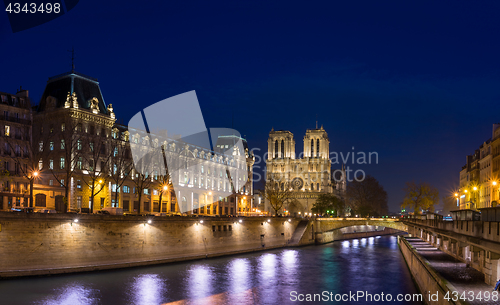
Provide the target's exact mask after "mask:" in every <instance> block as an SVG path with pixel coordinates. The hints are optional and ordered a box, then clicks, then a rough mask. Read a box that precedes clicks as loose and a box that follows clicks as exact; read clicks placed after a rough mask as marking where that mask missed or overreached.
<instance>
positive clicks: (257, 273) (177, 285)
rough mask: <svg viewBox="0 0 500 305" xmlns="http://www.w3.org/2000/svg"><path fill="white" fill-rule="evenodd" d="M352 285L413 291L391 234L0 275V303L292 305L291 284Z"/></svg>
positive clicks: (315, 287) (338, 289) (317, 289)
mask: <svg viewBox="0 0 500 305" xmlns="http://www.w3.org/2000/svg"><path fill="white" fill-rule="evenodd" d="M358 290H363V291H367V292H369V293H381V292H384V293H385V294H387V293H391V294H393V295H396V294H398V293H416V292H417V291H416V289H415V286H414V285H413V282H412V280H411V276H410V274H409V272H408V270H407V267H406V264H405V262H404V260H403V258H402V256H401V253H400V252H399V249H398V247H397V240H396V238H394V237H391V236H385V237H381V238H366V239H365V238H363V239H360V240H350V241H349V240H348V241H342V242H336V243H331V244H327V245H322V246H308V247H301V248H292V249H279V250H271V251H266V252H257V253H252V254H245V255H237V256H228V257H223V258H213V259H208V260H200V261H193V262H185V263H177V264H170V265H161V266H150V267H141V268H132V269H123V270H114V271H105V272H96V273H85V274H73V275H63V276H53V277H44V278H25V279H11V280H8V281H0V296H1V297H0V303H2V304H9V305H16V304H23V305H24V304H46V305H55V304H71V305H73V304H76V305H80V304H82V305H87V304H136V305H146V304H147V305H150V304H176V305H177V304H183V305H187V304H209V305H211V304H213V305H226V304H227V305H232V304H297V303H298V302H291V301H290V292H291V291H297V292H298V293H304V294H306V293H311V294H314V293H322V292H323V291H329V292H333V293H349V291H353V292H355V291H358ZM343 304H362V302H358V303H354V302H351V303H349V302H344V303H343ZM365 304H366V303H365ZM391 304H398V302H392V303H391ZM401 304H405V305H406V304H412V303H401ZM413 304H417V303H413Z"/></svg>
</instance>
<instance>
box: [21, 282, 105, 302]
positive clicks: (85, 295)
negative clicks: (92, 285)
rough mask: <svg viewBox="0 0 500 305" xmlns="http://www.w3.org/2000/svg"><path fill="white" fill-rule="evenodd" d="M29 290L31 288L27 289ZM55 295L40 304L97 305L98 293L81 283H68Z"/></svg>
mask: <svg viewBox="0 0 500 305" xmlns="http://www.w3.org/2000/svg"><path fill="white" fill-rule="evenodd" d="M26 288H28V289H29V287H26ZM53 293H54V295H53V296H51V297H48V298H46V299H45V300H43V301H41V302H40V303H38V302H36V303H37V304H44V305H90V304H97V303H98V300H97V299H96V297H95V295H96V292H95V291H93V290H92V289H89V288H86V287H84V286H83V285H82V284H79V283H68V284H67V285H66V286H64V287H62V288H57V289H54V290H53Z"/></svg>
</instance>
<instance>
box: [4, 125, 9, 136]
mask: <svg viewBox="0 0 500 305" xmlns="http://www.w3.org/2000/svg"><path fill="white" fill-rule="evenodd" d="M5 136H6V137H10V126H9V125H5Z"/></svg>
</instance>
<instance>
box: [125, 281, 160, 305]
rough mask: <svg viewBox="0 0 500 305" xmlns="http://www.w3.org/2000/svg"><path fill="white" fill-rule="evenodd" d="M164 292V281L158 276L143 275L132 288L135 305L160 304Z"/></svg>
mask: <svg viewBox="0 0 500 305" xmlns="http://www.w3.org/2000/svg"><path fill="white" fill-rule="evenodd" d="M164 290H165V287H164V286H163V280H162V279H161V278H160V277H159V276H158V275H157V274H141V275H140V276H137V277H135V279H134V281H133V284H132V287H130V292H132V295H133V297H132V298H133V300H134V301H133V304H135V305H150V304H160V303H161V299H162V295H163V291H164Z"/></svg>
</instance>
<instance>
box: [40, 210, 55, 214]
mask: <svg viewBox="0 0 500 305" xmlns="http://www.w3.org/2000/svg"><path fill="white" fill-rule="evenodd" d="M37 213H43V214H55V213H57V211H56V210H49V209H41V210H38V211H37Z"/></svg>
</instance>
